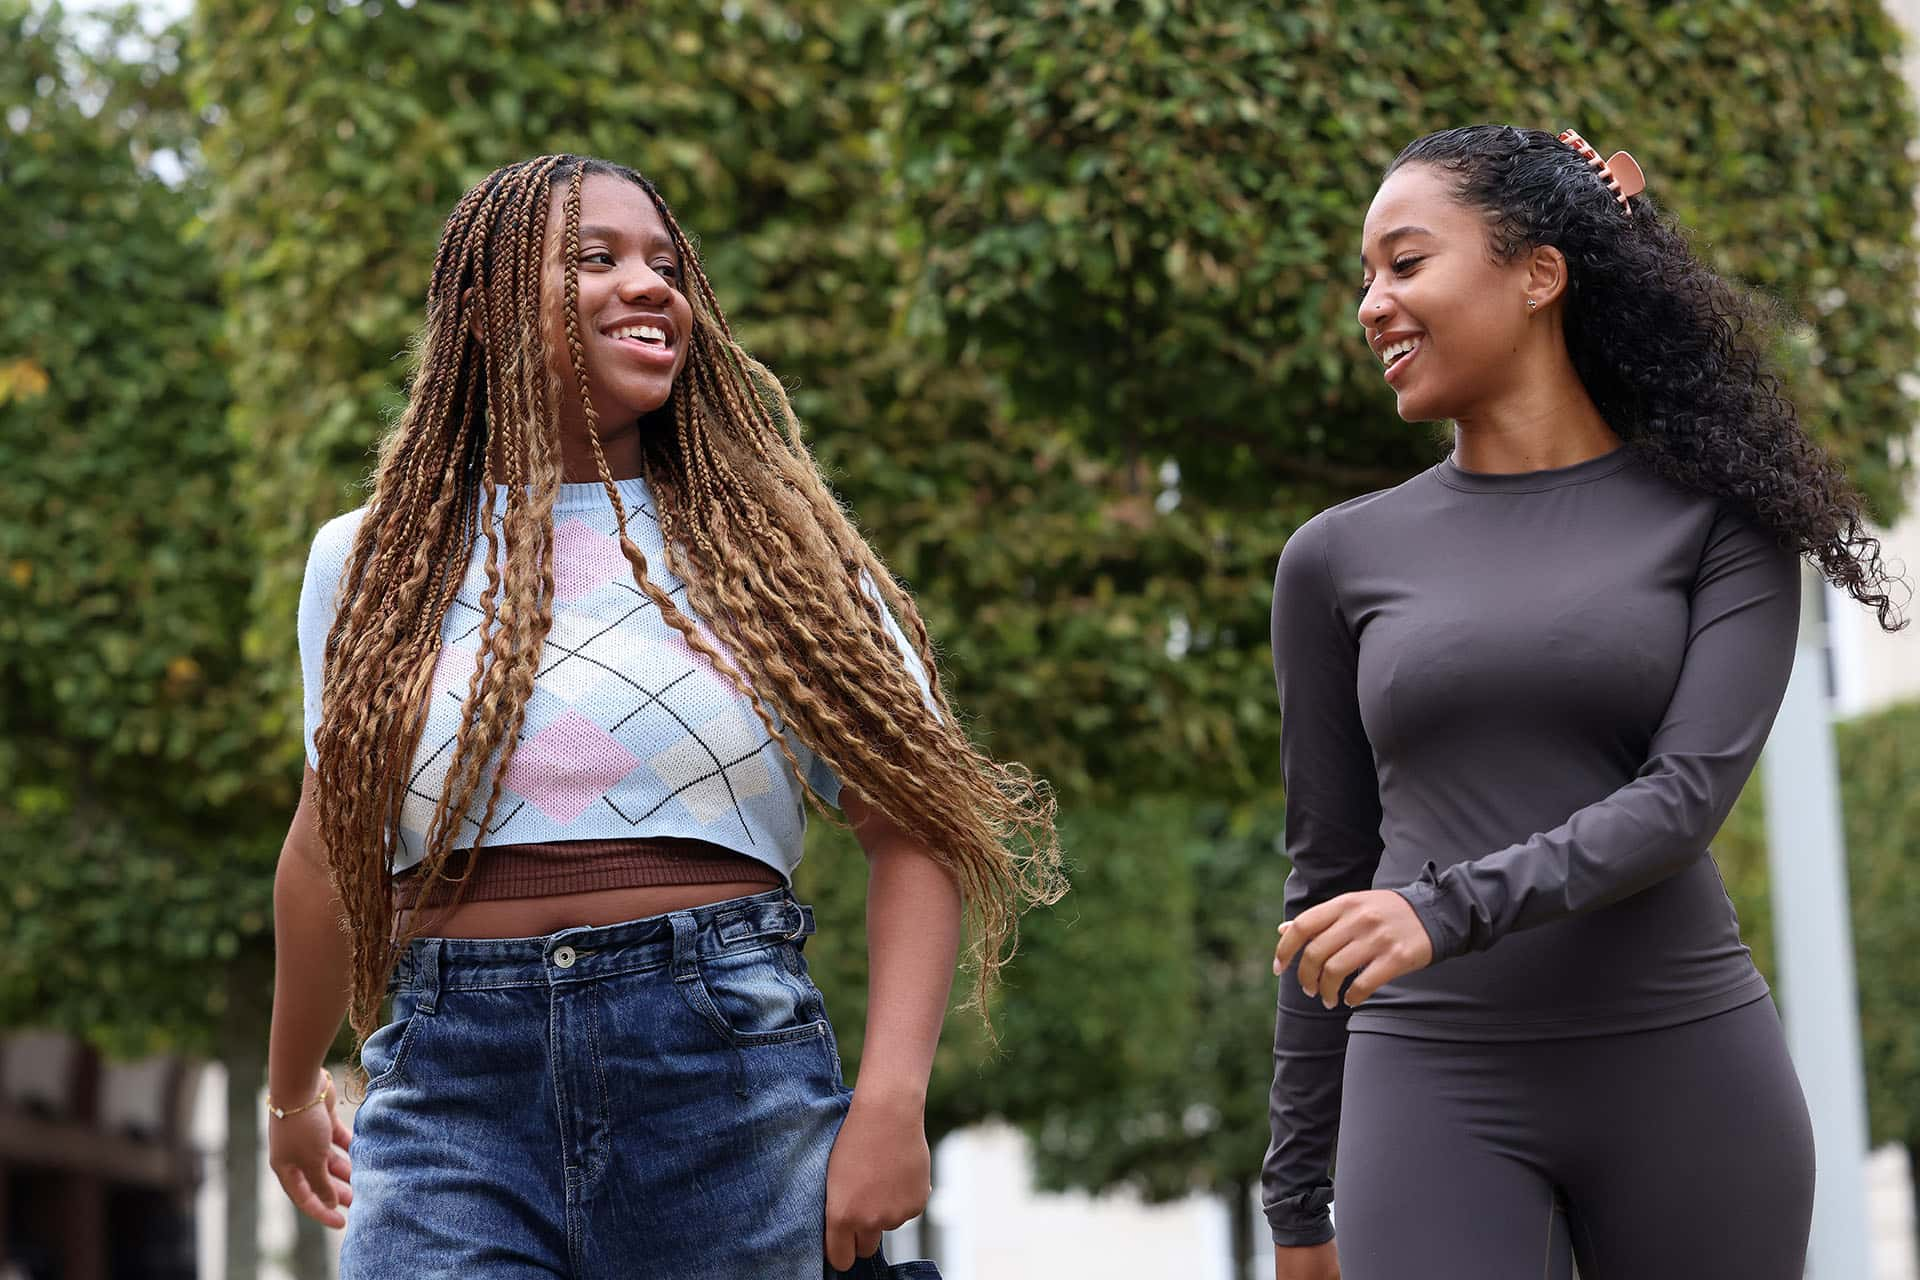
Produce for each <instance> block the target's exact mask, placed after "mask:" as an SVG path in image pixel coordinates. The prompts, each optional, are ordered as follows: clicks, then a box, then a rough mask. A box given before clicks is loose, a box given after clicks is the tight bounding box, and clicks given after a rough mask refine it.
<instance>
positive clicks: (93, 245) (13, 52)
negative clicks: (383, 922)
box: [0, 5, 288, 1049]
mask: <svg viewBox="0 0 1920 1280" xmlns="http://www.w3.org/2000/svg"><path fill="white" fill-rule="evenodd" d="M116 43H117V44H119V45H120V46H121V47H122V48H128V47H130V46H137V45H139V44H146V45H147V46H148V47H145V48H139V49H136V51H135V52H134V53H133V54H132V55H131V57H122V56H116V55H112V54H106V53H99V52H96V51H97V50H100V49H104V48H108V47H111V46H112V45H114V44H116ZM178 46H179V39H178V37H177V35H163V36H161V37H159V38H158V39H156V40H153V41H151V42H147V41H144V40H142V38H141V37H139V35H138V28H137V27H136V26H135V25H134V23H133V22H132V20H131V18H130V17H127V16H121V17H117V18H113V19H110V20H108V21H107V25H106V26H105V27H104V28H103V29H102V30H101V31H100V33H99V34H98V36H97V37H96V38H95V39H93V40H90V41H88V42H87V44H86V45H85V46H82V45H81V44H79V43H77V42H76V41H74V40H73V39H72V38H71V37H70V36H69V35H68V34H67V31H66V20H65V19H64V17H63V15H62V14H61V13H60V11H59V10H58V9H42V10H33V11H29V10H27V9H25V8H24V7H22V6H19V5H8V6H6V7H4V8H0V47H4V48H6V49H7V50H8V56H7V57H6V58H4V59H0V113H4V114H5V120H6V123H5V125H4V126H0V224H4V225H5V226H6V228H7V233H6V236H5V240H4V246H5V248H4V252H5V255H6V259H5V262H4V265H0V277H3V278H4V279H5V280H6V281H7V303H8V305H7V306H6V308H5V309H4V310H0V511H5V512H6V513H7V518H6V519H5V520H4V521H0V849H3V850H4V865H5V867H6V885H5V887H4V889H0V936H4V937H6V939H7V947H6V948H5V951H4V954H3V955H0V1025H10V1024H15V1023H19V1022H22V1021H42V1022H49V1023H52V1024H55V1025H59V1026H62V1027H65V1028H68V1029H71V1030H76V1031H79V1032H81V1033H83V1034H87V1035H89V1036H92V1037H93V1038H95V1039H96V1040H99V1041H102V1042H105V1043H109V1044H112V1045H115V1046H118V1047H125V1048H130V1049H131V1048H142V1047H150V1046H151V1045H153V1044H156V1043H161V1042H173V1043H181V1042H185V1043H189V1044H198V1045H204V1044H205V1043H206V1038H205V1028H204V1020H205V1015H206V1013H207V1012H208V1010H209V1009H210V1008H217V1006H218V1004H219V1001H220V1000H221V999H222V998H223V996H222V991H221V983H220V982H219V981H218V980H217V979H218V975H219V974H220V971H221V967H222V964H223V963H224V962H225V961H226V960H227V959H229V958H231V957H233V956H234V955H236V954H238V953H239V952H240V950H241V949H242V947H243V945H244V944H245V943H246V941H247V940H248V939H250V938H251V939H258V938H259V937H261V936H262V935H263V933H264V930H265V915H264V913H263V910H262V908H263V906H264V899H265V893H264V891H262V890H260V889H259V888H257V886H258V885H259V884H261V883H262V881H263V877H264V876H265V874H266V871H265V866H264V864H263V863H262V862H261V861H260V860H259V859H258V858H254V859H252V860H251V861H248V860H246V858H245V856H244V852H243V848H242V846H243V844H244V842H241V841H236V839H235V833H236V832H239V831H242V830H247V829H249V828H251V829H252V830H256V831H257V830H258V825H257V824H258V814H259V812H260V804H261V802H262V800H263V799H271V798H272V797H263V796H262V795H261V794H260V793H259V792H258V791H256V790H255V788H257V787H258V786H259V785H260V779H259V777H258V775H257V773H256V771H255V769H254V763H253V756H254V752H255V749H256V747H257V745H258V742H259V739H258V737H257V735H256V732H255V721H254V717H253V715H252V714H251V710H252V697H251V693H250V691H249V689H248V688H247V686H246V684H245V682H244V679H243V677H244V663H243V661H242V658H241V654H240V644H239V637H240V635H241V632H242V631H243V629H244V626H245V621H246V585H247V582H248V578H249V573H250V565H251V551H250V548H249V546H248V544H247V542H246V540H245V538H244V537H242V536H240V535H239V533H238V531H237V528H236V523H237V522H236V520H235V512H234V509H233V506H232V504H231V499H230V491H229V489H228V487H227V482H226V477H227V472H228V469H229V468H230V466H231V464H232V458H233V448H232V446H231V444H230V442H229V440H228V437H227V434H226V428H225V423H224V417H225V413H226V408H227V381H226V376H225V373H224V371H223V370H222V369H221V367H220V365H219V363H218V362H217V360H216V359H215V356H214V344H215V335H216V334H217V332H218V326H219V323H220V310H219V298H218V296H217V293H216V290H215V284H214V278H213V271H212V267H211V264H210V263H209V262H208V260H207V255H206V252H205V250H204V248H203V247H202V246H200V245H199V244H197V243H195V242H193V241H192V240H191V239H190V238H189V237H188V236H187V235H186V234H185V232H186V229H187V227H188V224H189V223H190V221H191V220H192V218H193V217H194V216H195V214H196V213H197V211H198V209H199V207H200V204H201V202H202V200H203V199H204V190H203V189H202V188H201V187H200V186H199V184H198V183H197V182H195V181H192V180H189V181H187V182H185V183H183V184H178V185H170V184H168V183H167V182H163V181H161V180H160V179H159V178H158V177H157V176H156V167H155V163H154V157H155V156H156V155H160V156H163V157H164V155H165V154H167V153H172V154H173V155H175V156H178V155H180V154H181V153H183V152H184V153H190V152H191V146H192V142H191V125H192V120H191V117H190V116H189V114H188V113H187V112H186V110H185V105H184V101H183V97H182V93H181V88H180V83H179V75H178ZM287 798H288V797H287V795H286V794H285V793H283V794H282V796H281V797H280V799H281V801H282V802H283V803H284V802H285V801H286V800H287Z"/></svg>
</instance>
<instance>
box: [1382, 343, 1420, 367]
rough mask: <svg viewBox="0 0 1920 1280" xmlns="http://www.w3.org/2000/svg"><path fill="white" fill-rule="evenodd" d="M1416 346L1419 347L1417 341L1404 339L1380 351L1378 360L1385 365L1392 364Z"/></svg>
mask: <svg viewBox="0 0 1920 1280" xmlns="http://www.w3.org/2000/svg"><path fill="white" fill-rule="evenodd" d="M1417 345H1419V339H1417V338H1404V339H1402V340H1401V341H1399V342H1396V343H1394V344H1393V345H1392V346H1390V347H1388V348H1386V350H1384V351H1382V352H1381V353H1380V359H1381V361H1382V362H1384V363H1386V364H1392V363H1393V362H1394V361H1395V360H1398V359H1399V358H1400V357H1401V356H1403V355H1405V354H1407V352H1409V351H1411V350H1413V349H1414V347H1415V346H1417Z"/></svg>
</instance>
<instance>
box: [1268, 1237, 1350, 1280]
mask: <svg viewBox="0 0 1920 1280" xmlns="http://www.w3.org/2000/svg"><path fill="white" fill-rule="evenodd" d="M1273 1280H1340V1255H1339V1254H1338V1253H1336V1252H1335V1251H1334V1247H1333V1241H1331V1240H1329V1241H1327V1242H1326V1243H1325V1244H1310V1245H1304V1246H1300V1247H1293V1246H1290V1245H1284V1244H1277V1245H1275V1246H1273Z"/></svg>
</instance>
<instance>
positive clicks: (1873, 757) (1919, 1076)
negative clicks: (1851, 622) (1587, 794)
mask: <svg viewBox="0 0 1920 1280" xmlns="http://www.w3.org/2000/svg"><path fill="white" fill-rule="evenodd" d="M1834 746H1835V750H1836V751H1837V753H1838V756H1839V772H1840V802H1841V805H1842V807H1843V810H1844V814H1845V823H1846V839H1847V879H1848V898H1849V902H1850V905H1851V908H1852V915H1853V953H1854V954H1853V964H1854V974H1855V978H1856V980H1857V983H1858V986H1859V991H1860V1047H1861V1057H1862V1060H1863V1064H1864V1066H1865V1068H1866V1075H1867V1118H1868V1126H1869V1129H1870V1131H1871V1140H1872V1141H1873V1142H1874V1143H1876V1144H1878V1143H1882V1142H1900V1143H1905V1144H1906V1146H1907V1147H1908V1148H1909V1149H1914V1148H1916V1147H1920V703H1911V704H1907V705H1904V706H1899V707H1895V708H1893V709H1891V710H1888V711H1883V712H1879V713H1878V714H1875V715H1870V716H1863V717H1861V718H1860V719H1858V720H1855V721H1852V722H1850V723H1847V724H1842V725H1840V726H1838V727H1837V729H1836V730H1835V743H1834ZM1765 831H1766V828H1765V820H1764V817H1763V815H1762V813H1761V796H1760V785H1759V782H1758V781H1757V780H1756V781H1755V782H1754V783H1753V784H1752V785H1750V786H1748V788H1747V790H1746V793H1745V794H1743V795H1742V796H1741V797H1740V803H1739V804H1738V805H1737V806H1736V807H1735V809H1734V812H1733V817H1732V818H1731V819H1730V820H1729V821H1728V823H1727V825H1726V827H1725V829H1723V830H1722V831H1721V833H1720V838H1719V840H1718V841H1717V842H1716V843H1715V846H1714V849H1715V852H1716V853H1717V854H1718V856H1719V859H1720V863H1721V866H1722V868H1723V869H1724V871H1725V873H1726V879H1727V888H1728V892H1729V893H1730V894H1731V895H1732V896H1733V900H1734V905H1735V906H1736V907H1737V908H1738V909H1739V912H1740V922H1741V923H1740V932H1741V935H1742V936H1743V937H1744V938H1745V939H1746V940H1747V943H1748V945H1750V946H1751V947H1752V948H1753V953H1754V959H1755V961H1756V962H1757V963H1758V964H1759V965H1760V968H1761V971H1762V972H1764V973H1766V974H1767V975H1768V976H1769V977H1772V975H1773V974H1774V972H1775V970H1774V959H1773V929H1772V911H1771V910H1770V906H1769V903H1768V900H1767V874H1766V872H1767V846H1766V834H1765Z"/></svg>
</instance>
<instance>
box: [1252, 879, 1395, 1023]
mask: <svg viewBox="0 0 1920 1280" xmlns="http://www.w3.org/2000/svg"><path fill="white" fill-rule="evenodd" d="M1295 956H1298V957H1299V958H1300V975H1299V976H1300V989H1301V990H1302V991H1305V992H1306V993H1307V995H1309V996H1311V997H1313V998H1315V999H1317V1000H1319V1001H1320V1003H1321V1004H1324V1005H1325V1006H1327V1008H1329V1009H1331V1008H1333V1006H1334V1002H1335V1001H1336V1000H1338V999H1339V998H1340V986H1341V984H1342V983H1344V982H1345V981H1346V980H1347V979H1348V978H1349V977H1350V976H1352V975H1353V974H1356V973H1357V974H1359V975H1360V976H1359V977H1358V978H1355V979H1354V983H1353V986H1352V987H1350V988H1349V989H1348V991H1347V1004H1348V1005H1349V1006H1353V1005H1357V1004H1359V1003H1360V1002H1361V1001H1363V1000H1365V999H1366V998H1367V997H1368V996H1370V995H1372V994H1373V993H1374V992H1376V991H1378V990H1379V989H1380V988H1381V987H1384V986H1385V985H1386V984H1387V983H1389V982H1392V981H1393V980H1394V979H1395V978H1398V977H1401V976H1403V975H1405V974H1409V973H1412V972H1413V971H1414V970H1416V969H1424V968H1426V967H1427V966H1428V965H1430V964H1432V963H1433V942H1432V940H1431V939H1429V938H1428V937H1427V929H1426V926H1425V925H1423V924H1421V923H1420V917H1419V916H1417V915H1415V914H1414V910H1413V905H1412V904H1411V903H1409V902H1408V901H1407V900H1406V899H1405V898H1403V897H1401V896H1400V895H1399V894H1397V893H1395V892H1393V891H1392V890H1391V889H1367V890H1364V891H1362V892H1360V893H1343V894H1341V895H1340V896H1339V897H1337V898H1332V899H1329V900H1328V901H1326V902H1323V903H1321V904H1320V905H1319V906H1317V907H1312V908H1309V909H1308V910H1306V911H1303V912H1301V913H1300V914H1299V915H1298V916H1295V917H1294V918H1293V919H1292V920H1289V921H1287V922H1286V923H1285V924H1283V925H1281V926H1280V941H1279V942H1278V943H1277V944H1276V945H1275V946H1274V948H1273V971H1274V973H1275V974H1280V973H1284V972H1285V971H1286V968H1287V966H1288V965H1289V964H1291V963H1292V962H1293V959H1294V957H1295Z"/></svg>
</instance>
